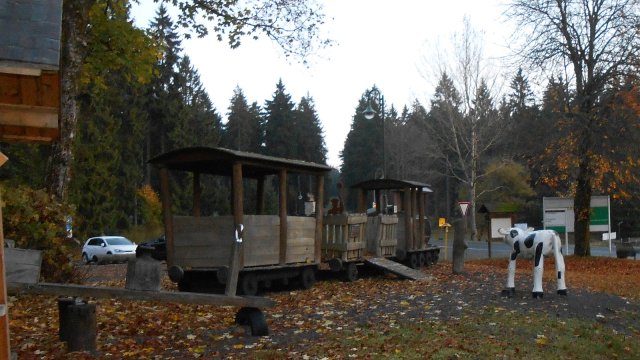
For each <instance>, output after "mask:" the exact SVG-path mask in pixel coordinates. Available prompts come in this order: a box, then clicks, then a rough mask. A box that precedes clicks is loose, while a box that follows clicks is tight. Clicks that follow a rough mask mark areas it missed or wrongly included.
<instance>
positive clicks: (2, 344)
mask: <svg viewBox="0 0 640 360" xmlns="http://www.w3.org/2000/svg"><path fill="white" fill-rule="evenodd" d="M7 160H8V158H7V156H6V155H5V154H3V153H2V152H0V167H2V165H4V163H5V162H7ZM0 192H1V189H0ZM0 204H2V199H1V198H0ZM10 358H11V347H10V343H9V306H8V304H7V278H6V272H5V262H4V226H3V224H2V206H0V359H10Z"/></svg>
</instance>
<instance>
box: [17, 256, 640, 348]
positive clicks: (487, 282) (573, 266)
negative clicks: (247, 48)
mask: <svg viewBox="0 0 640 360" xmlns="http://www.w3.org/2000/svg"><path fill="white" fill-rule="evenodd" d="M565 261H566V267H567V276H566V277H567V286H568V288H569V294H570V295H569V296H568V297H566V298H565V297H559V296H555V297H554V295H555V278H554V276H555V269H554V264H553V260H552V259H547V260H546V261H545V269H546V271H545V285H544V286H545V291H546V294H550V295H548V296H546V297H545V299H544V301H538V302H536V301H533V300H532V299H530V291H531V285H532V284H531V262H530V261H519V262H518V270H517V275H516V281H517V286H518V291H519V294H521V295H519V297H516V298H515V299H508V300H504V299H502V298H501V297H500V295H499V294H500V291H501V290H502V286H503V285H504V282H505V281H506V267H507V260H505V259H499V260H481V261H470V262H466V263H465V273H464V274H460V275H454V274H452V273H451V263H439V264H437V265H435V266H432V267H429V268H426V269H423V271H424V272H427V273H429V274H431V275H433V280H431V281H407V280H401V279H398V278H397V277H395V276H393V275H385V274H376V273H374V274H371V275H366V274H365V276H364V277H363V278H361V279H359V280H357V281H355V282H343V281H341V280H339V279H338V278H337V277H336V278H328V279H326V280H324V281H319V282H317V283H316V285H315V286H314V287H313V288H312V289H310V290H299V289H290V290H284V291H280V292H270V293H267V294H265V295H266V296H268V297H269V298H271V299H273V300H275V302H276V306H275V307H273V308H270V309H265V310H264V312H265V316H266V319H267V323H268V326H269V331H270V335H269V336H265V337H252V336H248V334H247V332H248V329H247V328H246V327H243V326H238V325H236V324H235V314H236V311H237V309H235V308H231V307H217V306H205V305H181V304H166V303H156V302H150V301H125V300H119V299H95V300H91V302H92V303H95V304H96V309H97V313H96V316H97V328H98V339H97V352H98V353H97V354H89V353H82V352H75V353H67V351H66V345H65V343H63V342H60V341H59V339H58V311H57V299H56V298H55V297H52V296H41V295H19V296H13V297H11V299H10V300H11V302H10V310H9V315H10V335H11V347H12V350H13V351H15V352H17V353H18V357H19V358H20V359H61V358H65V359H97V358H118V359H120V358H124V359H127V358H130V359H172V358H173V359H185V358H187V359H189V358H191V359H198V358H201V359H217V358H236V359H241V358H246V357H247V356H254V355H255V354H261V355H260V357H261V358H292V359H305V358H313V359H316V358H322V357H325V358H327V359H334V358H356V357H360V355H358V354H362V353H369V352H370V353H377V354H384V355H385V356H397V355H398V354H399V353H398V352H399V351H401V347H400V345H401V343H402V341H403V340H402V338H401V337H395V335H393V334H395V331H396V330H397V329H398V328H400V327H401V325H403V324H406V323H410V324H422V323H425V322H427V323H429V322H430V323H433V324H437V323H443V322H444V321H458V322H464V321H465V319H468V318H469V316H470V314H473V313H477V312H481V313H484V314H511V313H513V314H516V313H519V312H520V311H521V309H522V308H527V306H533V307H536V306H537V307H541V306H544V307H547V308H548V309H551V310H550V311H551V312H552V313H553V314H554V316H555V317H557V318H558V319H560V320H562V319H565V318H571V317H573V316H582V315H584V316H585V317H588V316H590V318H588V319H591V318H592V319H593V320H594V321H599V322H601V323H603V324H605V325H611V326H613V327H614V328H615V329H616V331H627V332H629V335H628V336H635V337H636V338H638V337H640V333H639V331H638V328H637V326H636V327H633V326H629V325H628V324H626V323H620V324H618V321H620V320H624V319H623V317H624V315H625V314H623V313H619V312H617V310H616V309H608V308H607V305H606V304H605V305H604V306H603V307H602V308H600V307H598V308H597V311H596V312H595V313H594V314H582V315H581V314H580V312H581V311H582V310H581V308H578V309H574V308H572V304H571V302H572V297H571V294H572V293H577V292H581V291H584V290H580V289H588V290H590V291H593V292H605V293H609V294H613V295H618V296H622V297H624V298H626V299H627V300H626V301H627V302H631V303H632V304H635V305H634V306H637V303H638V300H639V299H640V262H637V261H632V260H623V259H615V258H577V257H566V258H565ZM92 268H94V269H101V268H102V267H99V266H93V267H92ZM125 268H126V265H125ZM104 269H107V268H104ZM108 269H119V270H115V271H114V273H113V274H112V275H113V276H112V277H113V278H100V279H98V281H95V282H93V283H92V284H94V285H100V286H114V287H124V272H123V270H122V269H123V267H122V266H121V267H113V268H108ZM163 287H164V288H165V289H167V290H175V285H174V284H172V283H170V282H169V281H168V280H167V279H165V281H164V282H163ZM583 295H584V294H583ZM587 295H588V294H587ZM549 298H551V300H549ZM622 301H623V302H624V301H625V300H624V299H623V300H622ZM579 306H583V305H579ZM608 306H614V305H608ZM594 309H596V308H594ZM574 313H577V315H576V314H574ZM596 314H599V315H600V316H601V317H602V318H597V317H596ZM634 316H636V317H637V316H638V315H637V313H636V314H635V315H634ZM527 318H528V317H527V316H525V317H520V316H518V317H514V321H518V323H514V325H513V326H514V328H517V327H519V325H520V324H522V322H527V321H532V320H527ZM636 319H637V318H636ZM632 320H633V319H632ZM478 326H482V327H483V328H484V329H486V332H487V333H488V334H491V333H492V331H494V330H492V329H493V328H495V327H496V324H495V323H491V322H487V323H485V324H479V325H478ZM371 329H375V331H376V333H379V334H391V335H389V336H394V337H393V341H395V342H397V343H395V344H394V343H393V342H391V343H387V342H384V343H380V344H378V345H376V346H377V348H376V349H361V348H359V347H358V346H359V345H353V347H352V348H348V349H346V350H345V349H344V348H343V347H342V346H344V345H343V344H342V343H340V344H337V343H335V342H333V340H331V339H335V337H336V334H338V336H339V334H346V335H345V336H348V339H347V340H349V341H353V343H354V344H359V343H360V341H361V340H363V339H364V338H365V337H366V336H367V335H366V334H367V333H368V331H370V330H371ZM442 331H443V332H442V333H440V334H438V338H439V339H440V341H441V342H440V344H445V345H446V346H447V347H448V348H451V349H458V350H459V351H469V349H467V348H465V346H466V345H465V342H464V341H463V340H464V339H459V338H457V337H456V336H453V335H452V334H448V333H446V329H445V330H442ZM532 336H533V339H534V342H535V344H537V346H546V345H547V344H548V343H549V339H548V338H546V336H545V335H544V334H533V335H532ZM343 340H345V339H343ZM477 341H483V342H486V343H488V344H491V343H495V344H501V341H502V339H501V338H500V336H499V335H496V336H493V335H492V336H488V337H486V338H484V339H479V340H477ZM319 354H321V355H322V356H319Z"/></svg>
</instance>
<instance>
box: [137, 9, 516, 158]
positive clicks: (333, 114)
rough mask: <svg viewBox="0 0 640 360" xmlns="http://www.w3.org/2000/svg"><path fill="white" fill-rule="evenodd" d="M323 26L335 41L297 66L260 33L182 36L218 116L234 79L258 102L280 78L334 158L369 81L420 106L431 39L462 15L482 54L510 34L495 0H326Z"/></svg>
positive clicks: (431, 65) (150, 12) (430, 79)
mask: <svg viewBox="0 0 640 360" xmlns="http://www.w3.org/2000/svg"><path fill="white" fill-rule="evenodd" d="M320 1H322V0H320ZM322 2H323V4H324V10H325V14H326V16H327V17H326V19H327V21H326V24H325V27H324V31H325V32H326V34H327V35H328V36H329V38H331V39H332V40H334V41H335V42H336V44H335V45H334V46H333V47H331V48H329V49H327V50H325V51H323V52H322V53H320V54H318V55H317V56H315V57H313V58H312V59H311V62H310V65H309V66H308V67H305V66H303V65H301V64H298V63H293V64H292V63H291V62H289V61H288V60H286V59H285V58H284V56H283V55H282V53H281V52H280V50H279V49H278V48H277V47H276V46H275V44H273V43H271V42H270V41H268V40H267V39H264V40H258V41H254V40H250V39H246V40H244V41H243V43H242V45H241V46H240V48H238V49H235V50H230V49H228V47H227V45H226V43H220V42H218V41H216V39H215V38H214V37H213V36H209V37H207V38H204V39H193V40H188V41H183V48H184V52H185V54H187V55H188V56H189V57H190V59H191V63H192V65H193V66H194V67H195V68H196V69H197V70H198V72H199V73H200V76H201V80H202V83H203V84H204V86H205V87H206V89H207V92H208V93H209V96H210V98H211V100H212V101H213V104H214V106H215V107H216V109H217V111H218V112H219V113H220V114H221V115H222V116H223V119H224V121H226V114H227V111H228V107H229V100H230V99H231V97H232V95H233V90H234V89H235V87H236V86H240V88H241V89H242V90H243V92H244V94H245V96H246V97H247V100H248V101H249V102H250V103H251V102H254V101H257V102H258V104H259V105H261V106H262V105H264V102H265V100H271V99H272V97H273V93H274V92H275V89H276V83H277V82H278V80H279V79H282V81H283V83H284V85H285V89H286V91H287V92H288V93H289V94H290V95H291V98H292V100H293V101H294V102H295V103H296V104H297V103H298V102H299V101H300V98H301V97H303V96H305V95H307V94H309V95H310V96H311V97H312V98H313V100H314V102H315V105H316V111H317V113H318V117H319V119H320V121H321V122H322V126H323V129H324V135H325V141H326V144H327V149H328V163H329V165H331V166H334V167H338V166H340V158H339V154H340V151H342V148H343V147H344V141H345V139H346V136H347V133H348V132H349V129H350V126H351V122H352V119H353V115H354V112H355V108H356V106H357V105H358V100H359V99H360V97H361V96H362V94H363V93H364V92H365V91H366V90H367V89H368V88H371V86H373V85H374V84H375V85H376V86H377V87H378V88H379V89H380V91H381V92H382V94H383V95H384V98H385V104H386V105H387V106H390V105H391V104H393V105H394V106H395V107H396V108H397V109H398V111H400V110H401V109H402V107H404V106H405V105H410V104H411V103H412V102H413V100H414V99H418V100H419V101H420V102H421V103H423V104H424V105H425V106H426V105H428V101H429V99H430V98H431V96H432V95H433V88H434V83H435V81H437V78H436V77H435V76H429V74H434V73H435V72H434V69H435V68H436V65H435V64H436V63H437V59H435V58H434V57H435V51H434V48H435V45H436V44H438V46H439V47H443V48H445V47H447V46H449V44H450V43H451V41H450V40H451V37H452V35H453V34H454V33H460V32H461V31H462V28H463V18H464V17H465V16H467V17H468V18H469V19H470V21H471V24H472V26H473V27H474V28H475V29H476V30H478V31H482V32H484V40H485V43H484V52H485V56H486V57H488V58H489V57H494V56H499V55H502V54H504V53H505V51H506V50H505V48H504V46H505V43H506V40H505V39H506V38H507V37H508V36H509V35H511V34H510V33H509V32H510V31H509V30H507V29H508V28H509V26H507V24H506V23H505V20H504V19H503V18H502V12H503V11H504V5H501V4H502V3H503V2H502V1H499V0H482V1H479V0H446V1H442V0H395V1H383V0H326V1H322ZM140 3H141V4H140V5H138V6H134V9H133V16H134V18H135V19H136V23H137V25H138V26H139V27H147V26H148V24H149V21H150V20H151V19H152V18H153V17H154V16H155V12H156V9H157V6H158V5H157V4H154V3H153V0H140Z"/></svg>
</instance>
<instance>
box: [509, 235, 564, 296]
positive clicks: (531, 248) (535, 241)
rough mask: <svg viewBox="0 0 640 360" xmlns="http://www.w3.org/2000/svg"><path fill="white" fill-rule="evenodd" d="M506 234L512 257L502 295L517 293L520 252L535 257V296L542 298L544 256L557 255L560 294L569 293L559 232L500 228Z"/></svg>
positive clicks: (527, 257) (533, 292)
mask: <svg viewBox="0 0 640 360" xmlns="http://www.w3.org/2000/svg"><path fill="white" fill-rule="evenodd" d="M498 232H499V233H500V234H502V235H504V241H505V243H507V244H509V245H510V246H511V250H512V252H511V258H510V259H509V275H508V277H507V288H506V289H505V290H503V291H502V295H504V296H508V297H512V296H513V295H514V294H515V274H516V258H517V257H518V255H519V254H522V257H523V258H525V259H533V260H534V261H533V291H532V296H533V297H534V298H538V297H539V298H542V296H543V294H544V292H543V291H542V273H543V270H544V258H543V256H544V257H546V256H549V255H551V252H553V255H554V256H555V260H556V272H557V276H558V294H559V295H567V287H566V285H565V282H564V276H565V273H564V272H565V267H564V257H563V256H562V253H561V245H562V244H561V242H560V237H559V236H558V233H556V232H555V231H553V230H537V231H531V230H526V231H525V230H522V229H519V228H511V229H498Z"/></svg>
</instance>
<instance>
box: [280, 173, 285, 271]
mask: <svg viewBox="0 0 640 360" xmlns="http://www.w3.org/2000/svg"><path fill="white" fill-rule="evenodd" d="M279 180H280V182H279V184H280V249H279V254H280V257H279V259H280V265H284V264H285V263H286V262H287V170H285V169H282V170H280V176H279Z"/></svg>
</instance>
